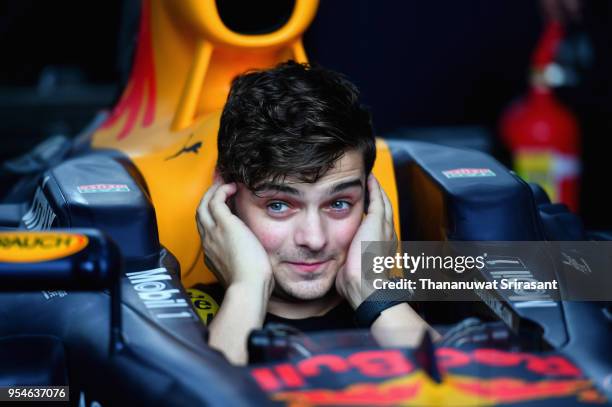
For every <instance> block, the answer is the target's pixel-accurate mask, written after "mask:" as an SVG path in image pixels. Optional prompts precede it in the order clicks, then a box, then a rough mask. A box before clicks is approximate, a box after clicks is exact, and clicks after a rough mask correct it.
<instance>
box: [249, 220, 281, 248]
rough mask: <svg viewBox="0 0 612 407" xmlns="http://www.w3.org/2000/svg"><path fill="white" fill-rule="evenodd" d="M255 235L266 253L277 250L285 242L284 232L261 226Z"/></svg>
mask: <svg viewBox="0 0 612 407" xmlns="http://www.w3.org/2000/svg"><path fill="white" fill-rule="evenodd" d="M255 234H256V235H257V238H258V239H259V241H260V242H261V244H262V246H263V247H264V249H266V251H267V252H271V251H274V250H276V249H278V248H279V247H280V246H281V245H282V242H283V241H284V240H285V236H284V231H283V230H279V228H275V227H266V226H263V227H261V228H259V229H258V230H257V231H255Z"/></svg>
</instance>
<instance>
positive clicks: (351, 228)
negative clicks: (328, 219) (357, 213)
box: [333, 218, 361, 248]
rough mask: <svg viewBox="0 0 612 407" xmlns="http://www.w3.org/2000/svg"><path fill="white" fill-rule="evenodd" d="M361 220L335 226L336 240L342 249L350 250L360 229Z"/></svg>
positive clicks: (352, 220)
mask: <svg viewBox="0 0 612 407" xmlns="http://www.w3.org/2000/svg"><path fill="white" fill-rule="evenodd" d="M360 224H361V218H355V219H351V220H350V221H347V222H342V223H340V224H337V225H335V226H334V229H333V230H334V240H335V241H336V242H338V243H339V245H341V246H342V247H346V248H348V246H349V245H350V244H351V242H352V241H353V237H355V233H357V230H358V229H359V225H360Z"/></svg>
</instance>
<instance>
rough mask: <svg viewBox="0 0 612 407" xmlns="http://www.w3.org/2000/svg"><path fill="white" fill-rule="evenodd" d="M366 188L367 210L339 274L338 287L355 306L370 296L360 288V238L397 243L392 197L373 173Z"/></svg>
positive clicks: (354, 307) (341, 293)
mask: <svg viewBox="0 0 612 407" xmlns="http://www.w3.org/2000/svg"><path fill="white" fill-rule="evenodd" d="M367 188H368V192H369V196H370V202H369V206H368V212H367V214H366V216H365V218H364V219H363V221H362V222H361V225H360V226H359V229H358V230H357V233H355V236H354V237H353V241H352V242H351V246H350V247H349V250H348V253H347V256H346V262H345V263H344V266H343V267H342V269H340V271H339V272H338V275H337V276H336V290H337V291H338V293H339V294H340V295H341V296H342V297H344V298H345V299H346V300H347V301H348V302H349V303H350V304H351V306H352V307H353V309H356V308H357V307H358V306H359V304H361V303H362V302H363V301H364V300H365V298H366V297H367V296H366V295H364V294H363V293H362V292H361V242H362V241H363V242H367V241H393V242H395V243H397V235H396V234H395V228H394V226H393V207H392V206H391V202H390V201H389V197H387V194H386V193H385V191H383V190H382V188H381V187H380V184H379V183H378V180H377V179H376V177H374V175H372V174H370V176H369V177H368V179H367Z"/></svg>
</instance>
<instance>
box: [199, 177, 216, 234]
mask: <svg viewBox="0 0 612 407" xmlns="http://www.w3.org/2000/svg"><path fill="white" fill-rule="evenodd" d="M220 185H221V184H218V183H214V184H213V185H212V186H211V187H210V188H208V190H207V191H206V193H205V194H204V196H203V197H202V200H201V201H200V205H199V206H198V210H197V212H196V213H197V220H198V222H197V223H202V226H204V227H205V228H207V229H211V228H213V227H214V226H215V222H214V220H213V219H212V216H211V215H210V212H209V210H208V203H209V202H210V199H211V198H212V196H213V194H214V193H215V191H216V190H217V189H218V188H219V186H220Z"/></svg>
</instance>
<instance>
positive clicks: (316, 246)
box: [295, 211, 327, 252]
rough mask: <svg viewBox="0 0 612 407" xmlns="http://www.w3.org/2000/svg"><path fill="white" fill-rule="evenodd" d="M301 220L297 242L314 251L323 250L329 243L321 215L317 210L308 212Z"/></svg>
mask: <svg viewBox="0 0 612 407" xmlns="http://www.w3.org/2000/svg"><path fill="white" fill-rule="evenodd" d="M299 222H300V223H299V225H298V226H297V230H296V233H295V243H296V244H297V245H298V246H301V247H306V248H308V249H309V250H311V251H313V252H314V251H319V250H322V249H323V248H324V247H325V245H326V244H327V233H326V228H325V225H324V222H323V219H321V216H320V215H319V214H318V213H316V212H315V211H312V212H307V213H306V214H305V216H303V217H302V218H301V219H300V220H299Z"/></svg>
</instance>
